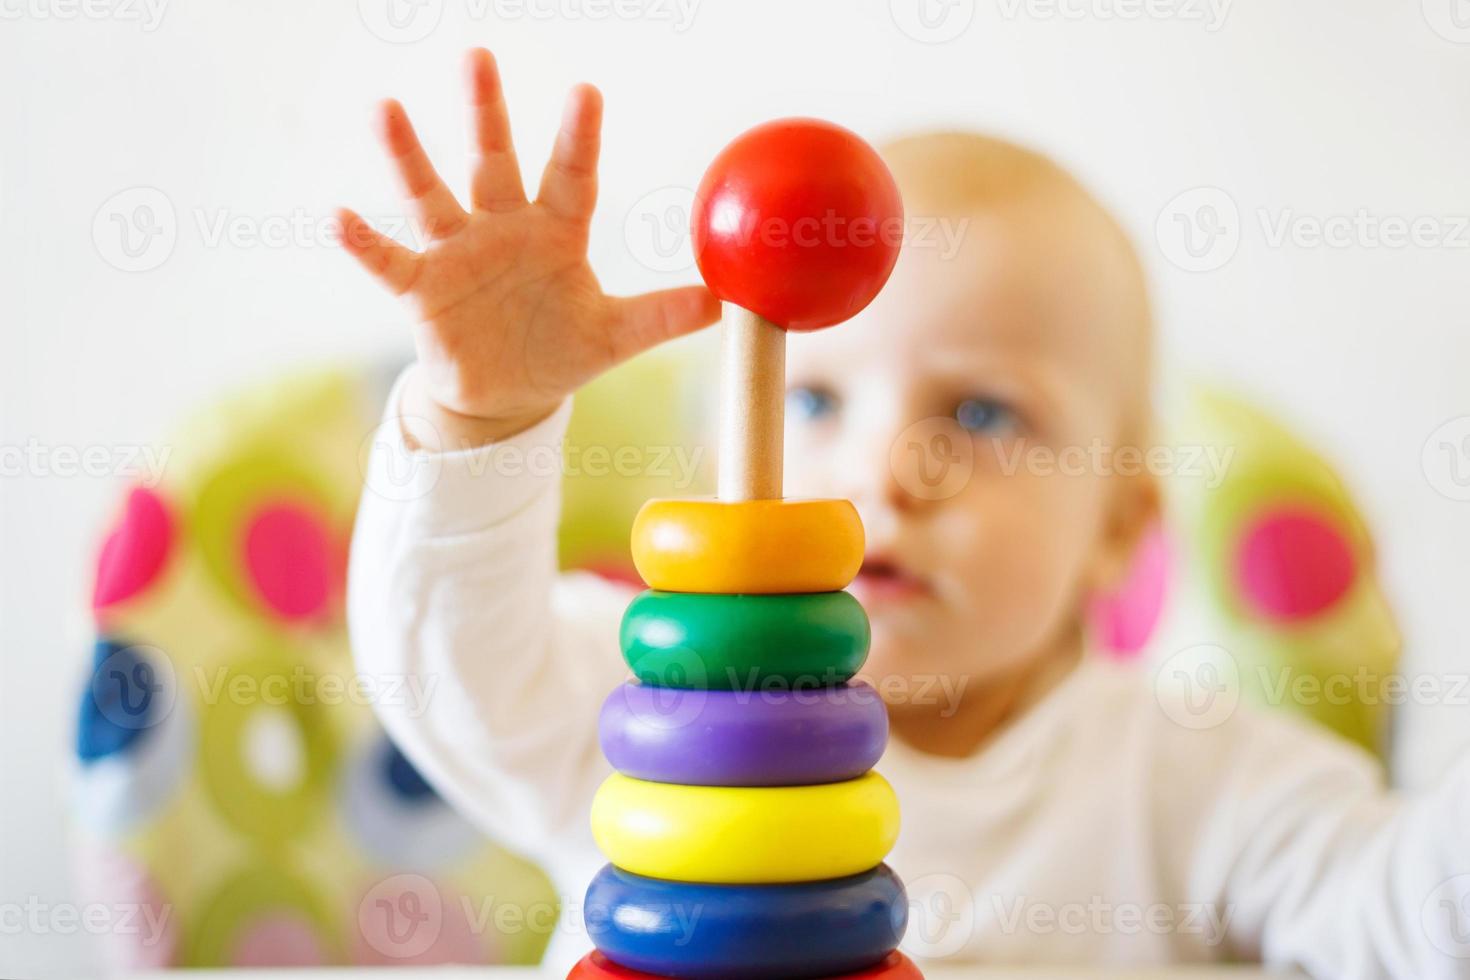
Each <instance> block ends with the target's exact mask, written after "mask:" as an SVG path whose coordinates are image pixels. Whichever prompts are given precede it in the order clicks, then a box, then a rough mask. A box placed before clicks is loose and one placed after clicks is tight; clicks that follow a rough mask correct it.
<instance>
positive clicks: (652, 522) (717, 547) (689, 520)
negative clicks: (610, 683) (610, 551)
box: [633, 498, 863, 594]
mask: <svg viewBox="0 0 1470 980" xmlns="http://www.w3.org/2000/svg"><path fill="white" fill-rule="evenodd" d="M862 563H863V522H862V520H861V519H860V518H859V517H858V513H857V509H856V508H855V507H853V505H852V504H851V503H850V502H849V501H846V500H742V501H734V502H732V501H723V500H714V499H712V498H700V499H696V500H650V501H648V502H647V503H646V504H644V505H643V509H642V510H640V511H639V512H638V516H637V518H635V519H634V521H633V564H634V565H636V566H637V568H638V574H640V575H642V576H643V580H644V581H645V582H647V583H648V586H649V588H652V589H660V590H663V591H665V592H704V593H719V594H731V593H744V594H762V593H764V594H773V593H792V592H836V591H837V590H839V589H843V588H846V587H847V585H848V583H850V582H851V581H852V580H853V578H854V576H856V575H857V572H858V568H859V567H860V566H861V565H862Z"/></svg>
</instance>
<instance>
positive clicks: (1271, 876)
mask: <svg viewBox="0 0 1470 980" xmlns="http://www.w3.org/2000/svg"><path fill="white" fill-rule="evenodd" d="M1190 741H1195V742H1196V748H1204V747H1205V746H1209V747H1210V748H1208V749H1206V750H1205V751H1204V752H1203V753H1201V754H1200V755H1198V756H1197V757H1196V758H1195V759H1194V764H1195V766H1196V767H1197V771H1199V772H1201V774H1202V776H1203V778H1204V779H1205V780H1206V781H1207V782H1208V783H1209V784H1210V788H1209V790H1208V791H1206V792H1203V793H1200V794H1199V795H1198V796H1197V798H1196V801H1195V803H1194V806H1195V807H1196V812H1197V815H1198V822H1197V823H1196V824H1195V826H1196V827H1197V828H1198V833H1197V835H1196V836H1195V840H1194V842H1193V846H1192V848H1191V850H1192V857H1191V867H1190V873H1191V876H1192V879H1193V880H1192V882H1191V884H1192V885H1193V887H1192V888H1190V889H1189V890H1190V891H1191V892H1193V893H1194V894H1196V895H1201V894H1203V895H1205V896H1208V897H1209V899H1210V901H1211V902H1212V903H1216V904H1217V905H1218V907H1217V909H1216V910H1215V911H1216V912H1217V914H1221V915H1228V916H1229V925H1228V936H1229V939H1230V942H1231V944H1232V945H1233V947H1234V948H1235V950H1236V951H1237V952H1238V953H1240V954H1243V955H1246V956H1249V957H1252V958H1259V959H1261V960H1264V961H1265V962H1266V963H1268V964H1273V965H1282V966H1296V967H1299V968H1302V969H1305V970H1307V971H1308V972H1309V973H1310V974H1311V975H1313V976H1321V977H1384V976H1388V977H1405V978H1433V977H1449V976H1459V977H1463V976H1467V975H1470V959H1465V958H1463V957H1466V956H1470V934H1467V933H1466V931H1465V930H1466V929H1467V928H1470V905H1467V903H1466V897H1467V896H1470V878H1466V877H1465V876H1466V874H1467V873H1470V835H1467V833H1466V829H1467V827H1470V764H1461V765H1460V766H1458V767H1457V768H1456V769H1455V770H1454V771H1452V772H1451V773H1450V774H1449V777H1448V778H1447V779H1445V780H1444V781H1443V782H1441V784H1440V785H1439V786H1438V787H1437V788H1436V789H1435V790H1433V791H1431V792H1429V793H1425V794H1421V795H1415V796H1408V795H1404V794H1397V793H1392V792H1390V791H1387V790H1386V789H1385V788H1384V786H1383V782H1382V775H1381V771H1380V770H1379V768H1378V766H1377V764H1376V763H1375V762H1373V760H1371V759H1370V758H1369V757H1368V756H1367V755H1366V754H1365V753H1363V752H1361V751H1360V750H1358V749H1357V748H1356V747H1355V746H1351V745H1349V744H1348V743H1346V742H1343V741H1341V740H1339V739H1337V738H1335V737H1333V736H1331V735H1328V734H1326V733H1324V732H1322V731H1320V730H1318V729H1315V728H1313V727H1311V726H1309V725H1307V724H1306V723H1303V722H1299V721H1296V720H1295V719H1290V718H1286V717H1280V716H1276V715H1266V714H1260V713H1255V712H1248V711H1245V710H1243V709H1242V710H1241V711H1239V712H1237V713H1236V716H1235V717H1233V718H1232V719H1231V720H1230V721H1229V722H1227V723H1226V724H1225V725H1223V726H1221V727H1220V728H1219V729H1216V730H1214V731H1212V732H1208V733H1206V732H1195V733H1189V736H1186V737H1185V738H1184V739H1182V740H1181V742H1180V744H1181V745H1182V744H1185V743H1188V742H1190ZM1456 876H1460V877H1459V878H1458V880H1452V879H1456Z"/></svg>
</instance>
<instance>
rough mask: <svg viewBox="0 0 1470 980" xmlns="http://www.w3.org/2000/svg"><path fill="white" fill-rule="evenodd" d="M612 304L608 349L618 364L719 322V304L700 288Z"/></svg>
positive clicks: (669, 291)
mask: <svg viewBox="0 0 1470 980" xmlns="http://www.w3.org/2000/svg"><path fill="white" fill-rule="evenodd" d="M612 302H613V323H612V327H611V329H612V331H613V344H612V348H613V351H614V356H615V357H616V358H617V359H618V360H619V361H621V360H625V359H626V358H629V357H632V356H633V355H634V354H639V353H642V352H643V351H645V350H647V349H648V348H650V347H653V346H654V345H656V344H661V343H663V342H664V341H666V340H673V339H674V338H675V337H682V336H683V335H684V334H686V333H693V332H694V331H696V330H698V329H699V328H700V327H706V326H709V325H710V324H711V323H714V322H715V321H716V320H718V319H719V318H720V301H719V300H717V299H715V296H714V294H713V293H711V292H710V291H709V290H708V289H705V288H704V287H703V286H682V287H680V288H678V289H664V290H660V291H658V292H656V293H644V294H643V295H642V296H628V297H625V298H621V299H615V300H613V301H612Z"/></svg>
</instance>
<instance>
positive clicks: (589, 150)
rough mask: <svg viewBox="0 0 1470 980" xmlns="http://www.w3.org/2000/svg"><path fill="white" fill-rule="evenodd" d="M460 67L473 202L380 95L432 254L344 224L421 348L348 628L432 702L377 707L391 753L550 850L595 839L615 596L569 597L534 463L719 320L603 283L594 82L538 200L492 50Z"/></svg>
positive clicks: (358, 536)
mask: <svg viewBox="0 0 1470 980" xmlns="http://www.w3.org/2000/svg"><path fill="white" fill-rule="evenodd" d="M468 69H469V87H470V93H471V102H472V116H473V118H474V129H475V133H474V141H473V143H474V147H475V150H476V153H475V160H474V166H473V174H472V178H471V188H470V195H469V201H470V206H469V207H468V208H464V207H461V205H460V203H459V202H458V201H457V200H456V199H455V197H454V195H453V194H452V193H451V192H450V190H449V189H448V188H447V187H446V186H445V184H444V182H443V181H442V180H441V179H440V178H439V175H438V174H437V173H436V172H435V171H434V167H433V165H432V164H431V163H430V162H429V159H428V156H427V155H426V154H425V152H424V149H423V147H422V146H421V145H420V144H419V141H418V138H417V136H416V135H415V134H414V131H413V128H412V126H411V125H410V124H409V121H408V118H407V116H406V115H405V114H404V112H403V109H402V107H401V106H399V105H398V104H397V103H394V102H388V103H385V104H384V106H383V109H382V113H381V124H382V136H383V142H384V144H385V146H386V147H387V149H388V152H389V154H390V155H391V156H392V158H393V161H394V164H395V167H396V170H397V172H398V175H399V177H400V178H401V180H402V183H403V186H404V189H405V190H406V192H407V195H408V197H409V199H410V201H411V203H412V210H413V212H414V216H415V218H416V219H417V223H418V224H419V225H420V226H421V227H422V229H423V232H424V234H425V236H426V239H427V241H428V245H427V247H426V248H425V250H424V251H423V252H421V253H420V252H414V251H412V250H410V249H408V248H405V247H404V246H402V245H400V244H398V243H396V242H394V241H392V240H390V239H388V238H386V237H384V236H383V235H381V234H379V233H378V232H376V231H374V230H373V229H372V228H370V227H369V226H368V225H367V224H366V223H365V222H364V221H363V220H362V219H361V218H359V217H358V216H357V215H356V214H354V213H352V212H351V211H345V210H344V211H343V212H342V214H341V220H342V241H343V246H344V248H345V249H346V250H347V251H348V252H349V253H351V254H352V255H353V256H354V257H356V258H357V259H358V261H359V262H360V263H361V264H362V265H363V266H364V267H365V268H366V269H367V270H368V271H369V272H371V273H372V274H373V275H374V276H375V277H376V278H378V279H379V280H380V281H381V282H383V283H384V284H385V285H386V286H388V287H389V288H390V289H391V290H392V291H393V292H394V293H396V294H398V295H399V296H401V297H403V299H404V300H405V301H406V303H407V306H408V308H409V309H410V311H411V312H412V314H413V321H414V323H413V339H414V346H415V349H416V350H417V353H418V362H417V364H415V365H414V367H413V368H411V369H410V371H409V372H408V373H407V374H406V375H405V377H404V379H403V380H402V382H401V383H400V385H399V386H397V388H395V391H394V395H393V400H392V401H391V402H390V405H389V411H388V415H389V422H388V424H386V425H385V426H383V428H382V430H381V431H380V438H379V439H378V441H377V445H376V446H375V450H374V454H373V457H372V460H371V462H370V466H371V467H372V470H370V473H369V478H368V481H367V487H366V489H365V490H364V493H363V500H362V505H361V507H360V510H359V515H358V523H357V528H356V533H355V535H354V538H353V547H352V562H351V569H350V575H349V608H348V614H349V621H350V625H351V629H352V641H353V647H354V650H355V652H356V655H357V658H358V665H359V668H360V670H362V671H363V672H364V673H368V674H372V675H379V676H384V677H385V678H387V679H396V678H399V677H403V676H406V677H408V678H410V679H411V680H412V681H413V682H414V683H415V684H416V685H419V686H420V687H421V688H422V689H423V690H424V691H425V692H426V707H425V705H424V704H421V703H420V699H416V698H415V699H409V698H396V699H387V698H385V699H384V701H383V703H380V704H379V705H378V706H377V707H378V711H379V714H380V716H381V717H382V719H383V721H384V724H385V725H386V726H387V728H388V730H389V732H390V733H391V735H392V736H393V738H394V739H395V741H397V743H398V744H399V745H400V746H401V747H402V748H403V750H404V751H405V752H406V753H407V754H408V755H409V757H410V758H411V759H412V760H413V761H414V763H415V764H416V765H417V766H418V767H419V768H420V769H421V770H422V771H423V773H424V774H425V776H426V777H427V778H428V779H429V780H430V781H431V782H433V783H434V784H435V786H436V787H437V788H438V789H439V790H440V791H441V792H443V793H444V794H445V795H446V796H447V797H449V798H450V799H451V800H452V801H453V802H454V803H455V804H457V805H458V806H460V807H461V808H463V809H465V810H466V811H467V812H468V813H470V814H471V815H472V816H474V817H475V818H476V819H477V820H478V822H479V823H480V824H481V825H482V826H483V827H485V828H486V829H487V830H490V831H492V832H493V833H495V834H496V835H497V836H499V837H500V838H501V839H502V840H504V841H505V842H506V843H509V844H511V845H513V846H517V847H518V848H520V849H522V850H525V851H528V852H530V853H544V850H543V849H544V847H545V846H547V844H548V842H551V841H555V840H557V835H559V834H567V833H576V834H577V835H579V836H585V835H586V832H585V829H584V828H585V822H584V820H583V819H582V816H583V814H584V812H585V809H586V806H587V804H588V802H589V800H590V796H591V793H592V790H593V788H594V783H595V780H596V778H597V776H598V775H599V774H600V772H601V766H602V762H601V759H600V757H599V755H598V749H597V744H596V739H595V737H594V729H595V719H596V717H597V705H598V702H599V701H600V700H601V698H602V697H603V696H604V695H605V694H606V692H607V690H608V688H609V687H610V686H611V684H612V683H613V682H614V680H615V678H616V677H617V676H618V672H619V661H618V658H617V656H616V650H615V648H613V647H612V646H611V644H612V643H613V640H614V638H615V637H616V623H617V619H616V617H617V607H618V606H619V605H621V603H622V601H623V600H622V597H618V598H617V599H615V600H614V599H612V598H611V596H610V593H609V591H608V590H607V589H605V588H599V587H598V586H597V585H596V584H594V583H593V582H591V580H590V579H587V578H584V579H582V580H581V581H580V582H578V581H570V582H563V583H560V584H557V579H556V575H555V530H556V523H557V516H558V506H559V497H558V481H559V477H560V466H559V462H560V456H559V455H556V454H555V453H552V454H551V455H550V457H548V456H547V455H546V453H545V452H544V451H545V450H547V449H550V448H552V447H555V446H556V445H557V443H558V442H559V439H560V436H561V433H562V431H563V430H564V428H565V424H566V415H567V412H568V411H569V408H568V398H569V395H570V394H571V393H572V392H573V391H574V390H575V389H576V388H577V387H579V386H580V385H582V384H583V383H585V382H586V381H588V380H590V379H591V378H593V377H595V376H596V375H598V374H600V373H601V372H602V371H604V370H606V369H607V368H609V367H612V366H613V365H614V364H616V363H618V362H619V361H622V360H624V359H626V358H628V357H631V356H632V355H634V354H636V353H638V352H640V351H642V350H644V349H646V348H648V347H651V346H653V345H654V344H656V343H658V342H660V341H662V340H666V339H669V338H671V337H675V336H678V335H680V334H684V333H688V332H690V331H692V330H695V329H697V328H699V327H701V326H704V325H706V324H708V323H710V322H712V321H713V320H714V319H715V318H716V317H717V316H718V314H719V304H718V303H717V302H716V301H715V299H714V297H713V296H711V295H710V294H709V292H708V291H707V290H705V289H704V288H703V287H697V286H694V287H686V288H683V289H672V290H667V291H664V292H658V293H649V294H646V295H643V296H635V297H627V298H617V297H611V296H608V295H606V294H604V293H603V291H602V289H601V287H600V286H599V285H598V283H597V279H596V277H595V276H594V275H593V273H592V269H591V267H590V266H589V265H588V262H587V234H588V226H589V224H590V221H591V217H592V211H593V206H594V203H595V200H596V196H597V158H598V151H599V143H600V133H599V131H600V126H601V114H602V106H601V98H600V96H599V95H598V94H597V92H596V90H595V89H592V88H591V87H589V86H580V87H578V88H577V89H575V90H574V91H573V93H572V96H571V98H570V99H569V101H568V103H567V109H566V113H565V115H564V116H563V119H562V126H561V130H560V132H559V133H558V135H557V138H556V145H555V148H554V149H553V151H552V157H551V161H550V162H549V163H548V164H547V167H546V170H545V173H544V175H543V176H542V180H541V185H540V188H539V191H538V193H537V196H536V198H535V200H528V199H527V196H526V193H525V191H524V189H523V187H522V183H521V175H520V168H519V165H518V164H517V161H516V157H515V151H514V148H513V147H512V145H511V139H510V126H509V119H508V115H507V111H506V105H505V100H504V98H503V94H502V88H501V84H500V79H499V77H498V75H497V73H496V69H495V63H494V61H493V59H492V58H491V56H490V53H489V52H488V51H484V50H476V51H472V52H470V56H469V59H468ZM400 414H401V415H402V416H404V417H405V418H404V419H403V422H402V425H400V423H399V421H398V418H397V417H398V416H399V415H400ZM538 451H541V452H540V454H539V455H538ZM548 458H549V461H550V465H549V466H548V465H547V464H548ZM405 476H406V480H405ZM609 671H611V672H612V673H611V674H610V673H609ZM381 689H384V690H387V689H392V688H391V686H385V687H383V688H381Z"/></svg>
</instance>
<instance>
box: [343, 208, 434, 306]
mask: <svg viewBox="0 0 1470 980" xmlns="http://www.w3.org/2000/svg"><path fill="white" fill-rule="evenodd" d="M337 220H338V221H339V222H340V223H341V225H342V247H343V248H345V249H346V250H347V253H348V254H349V255H351V256H352V257H353V258H355V259H357V261H358V262H360V263H362V267H363V268H364V269H366V270H367V271H368V272H371V273H372V274H373V276H374V277H376V278H377V279H378V281H379V282H381V283H383V285H385V286H387V287H388V288H389V289H391V290H393V292H394V293H396V294H398V295H400V296H401V295H403V294H404V293H406V292H408V291H409V290H410V289H411V288H413V284H414V282H415V281H416V280H417V279H418V277H419V271H420V269H421V268H422V265H423V261H424V257H423V256H422V255H419V254H418V253H417V252H415V251H413V250H412V249H408V248H404V247H403V246H402V245H400V244H398V243H397V242H395V241H394V240H393V239H391V238H389V237H388V236H387V235H384V234H382V233H381V232H379V231H377V230H376V229H374V228H373V227H372V226H371V225H369V224H368V223H367V222H366V221H364V220H362V218H361V217H360V216H359V215H358V214H357V212H355V211H352V210H349V209H348V208H339V209H338V211H337Z"/></svg>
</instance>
